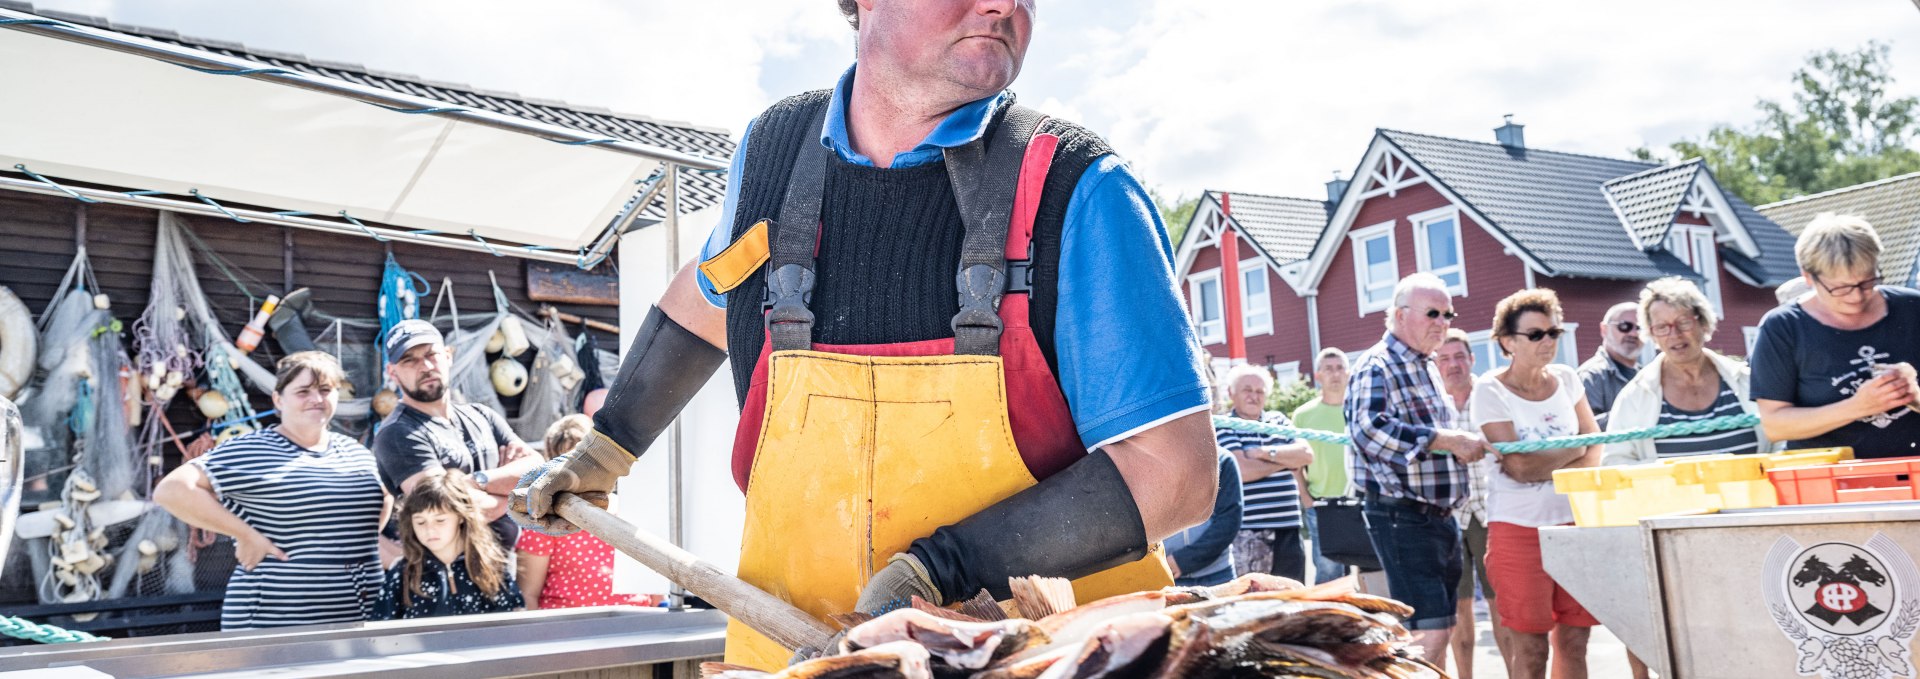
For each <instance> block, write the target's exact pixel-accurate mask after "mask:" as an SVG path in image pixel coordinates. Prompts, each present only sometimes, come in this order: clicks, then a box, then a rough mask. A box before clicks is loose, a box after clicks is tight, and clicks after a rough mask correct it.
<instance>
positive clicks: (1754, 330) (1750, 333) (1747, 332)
mask: <svg viewBox="0 0 1920 679" xmlns="http://www.w3.org/2000/svg"><path fill="white" fill-rule="evenodd" d="M1740 334H1741V335H1742V336H1743V337H1745V338H1746V340H1747V360H1748V361H1752V360H1753V345H1754V343H1755V342H1759V341H1760V328H1758V327H1756V326H1751V325H1749V326H1746V327H1744V328H1741V329H1740Z"/></svg>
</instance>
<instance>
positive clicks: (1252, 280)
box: [1240, 259, 1273, 337]
mask: <svg viewBox="0 0 1920 679" xmlns="http://www.w3.org/2000/svg"><path fill="white" fill-rule="evenodd" d="M1240 318H1241V321H1240V328H1241V331H1242V332H1244V333H1246V335H1247V336H1249V337H1251V336H1253V335H1271V334H1273V294H1272V293H1271V292H1270V291H1269V290H1268V288H1267V265H1266V263H1265V262H1262V261H1260V260H1258V259H1249V260H1246V261H1243V262H1241V263H1240Z"/></svg>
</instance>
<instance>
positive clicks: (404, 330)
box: [385, 318, 447, 363]
mask: <svg viewBox="0 0 1920 679" xmlns="http://www.w3.org/2000/svg"><path fill="white" fill-rule="evenodd" d="M446 343H447V340H446V338H445V337H442V336H441V335H440V331H439V329H437V328H434V327H433V324H432V323H428V322H426V321H423V320H420V319H417V318H411V319H407V320H404V321H401V322H399V323H397V324H395V325H394V326H393V329H392V330H388V331H387V347H386V349H385V351H386V354H387V362H388V363H399V362H400V358H401V357H403V356H406V355H407V350H408V349H412V348H414V347H417V346H420V345H422V344H446Z"/></svg>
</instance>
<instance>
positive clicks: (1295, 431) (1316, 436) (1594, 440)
mask: <svg viewBox="0 0 1920 679" xmlns="http://www.w3.org/2000/svg"><path fill="white" fill-rule="evenodd" d="M1759 424H1760V417H1759V416H1757V415H1726V416H1723V417H1715V418H1712V419H1706V420H1694V421H1691V422H1675V423H1672V424H1663V425H1659V426H1655V427H1646V428H1642V429H1629V430H1626V431H1610V432H1597V433H1593V434H1579V435H1576V436H1556V437H1553V438H1544V439H1533V440H1531V441H1511V442H1507V443H1495V444H1493V448H1494V449H1495V450H1498V451H1500V452H1502V453H1536V452H1539V451H1542V450H1556V449H1560V448H1579V447H1582V446H1591V445H1595V444H1608V443H1621V442H1624V441H1637V440H1640V439H1657V438H1667V437H1669V436H1689V435H1693V434H1706V433H1711V432H1716V431H1727V430H1729V429H1747V428H1751V427H1755V426H1758V425H1759ZM1213 426H1214V427H1215V428H1217V429H1233V430H1237V431H1250V432H1253V433H1256V434H1267V435H1270V436H1285V437H1287V438H1294V439H1302V440H1306V441H1314V442H1318V443H1331V444H1335V445H1342V446H1344V445H1352V444H1353V439H1351V438H1348V437H1347V435H1345V434H1341V433H1337V432H1330V431H1320V430H1318V429H1301V428H1299V427H1289V426H1284V425H1278V424H1269V423H1266V422H1255V421H1253V420H1243V419H1240V418H1237V417H1215V418H1213Z"/></svg>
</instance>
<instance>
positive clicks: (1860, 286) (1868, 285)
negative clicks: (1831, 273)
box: [1813, 275, 1880, 297]
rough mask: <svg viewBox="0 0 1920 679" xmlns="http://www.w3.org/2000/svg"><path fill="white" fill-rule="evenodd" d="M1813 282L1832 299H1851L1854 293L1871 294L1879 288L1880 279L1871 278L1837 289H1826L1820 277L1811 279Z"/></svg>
mask: <svg viewBox="0 0 1920 679" xmlns="http://www.w3.org/2000/svg"><path fill="white" fill-rule="evenodd" d="M1813 282H1815V283H1819V284H1820V287H1822V288H1825V289H1826V291H1827V294H1829V295H1832V296H1834V297H1851V296H1853V293H1856V292H1873V289H1874V288H1877V287H1879V286H1880V277H1879V276H1873V277H1870V278H1867V279H1865V280H1862V281H1860V282H1858V283H1854V284H1852V285H1842V286H1839V287H1827V283H1826V281H1822V280H1820V277H1819V276H1817V275H1816V276H1814V277H1813Z"/></svg>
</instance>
